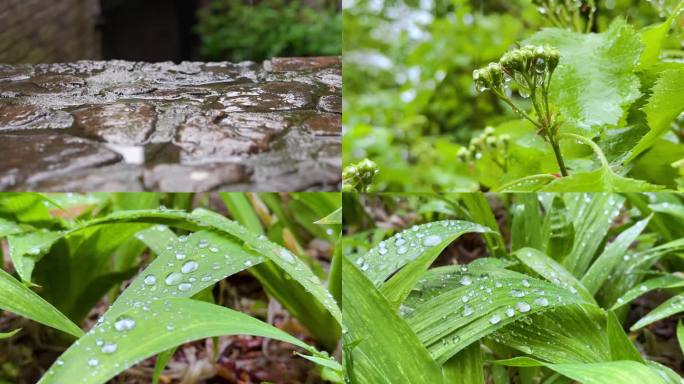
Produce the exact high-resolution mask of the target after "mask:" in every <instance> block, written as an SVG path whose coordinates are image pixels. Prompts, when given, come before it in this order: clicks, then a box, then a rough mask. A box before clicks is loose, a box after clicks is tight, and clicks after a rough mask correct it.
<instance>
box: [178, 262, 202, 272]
mask: <svg viewBox="0 0 684 384" xmlns="http://www.w3.org/2000/svg"><path fill="white" fill-rule="evenodd" d="M198 267H199V264H197V262H196V261H193V260H189V261H186V262H185V264H183V266H182V267H181V272H183V273H191V272H195V271H196V270H197V268H198Z"/></svg>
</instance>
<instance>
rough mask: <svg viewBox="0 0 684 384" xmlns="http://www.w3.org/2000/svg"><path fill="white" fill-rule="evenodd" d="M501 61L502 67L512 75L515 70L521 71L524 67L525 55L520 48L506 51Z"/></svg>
mask: <svg viewBox="0 0 684 384" xmlns="http://www.w3.org/2000/svg"><path fill="white" fill-rule="evenodd" d="M499 62H500V63H501V67H503V69H504V70H505V71H506V72H508V73H509V74H510V75H511V76H512V75H513V73H514V72H516V71H518V72H521V71H522V70H523V69H524V65H523V62H524V57H523V55H522V53H521V52H520V51H519V50H515V51H510V52H506V53H505V54H504V55H503V57H501V60H500V61H499Z"/></svg>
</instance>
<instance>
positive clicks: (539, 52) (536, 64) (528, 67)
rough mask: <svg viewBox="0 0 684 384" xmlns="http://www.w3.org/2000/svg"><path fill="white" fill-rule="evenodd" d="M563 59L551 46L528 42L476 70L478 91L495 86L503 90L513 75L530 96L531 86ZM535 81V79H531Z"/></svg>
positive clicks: (525, 94) (497, 89)
mask: <svg viewBox="0 0 684 384" xmlns="http://www.w3.org/2000/svg"><path fill="white" fill-rule="evenodd" d="M559 61H560V52H559V51H558V50H557V49H555V48H552V47H548V46H532V45H528V46H525V47H522V48H519V49H516V50H514V51H510V52H506V53H505V54H504V55H503V56H502V57H501V60H499V62H498V63H489V65H487V66H486V67H484V68H480V69H476V70H475V71H473V80H474V81H475V87H476V88H477V90H478V91H480V92H482V91H485V90H488V89H492V90H495V91H498V92H502V91H503V88H504V87H505V86H506V84H507V83H508V82H510V81H511V79H515V81H516V82H517V83H518V91H519V92H520V95H521V96H523V97H529V96H530V89H531V88H532V87H538V86H542V85H543V84H544V82H545V81H547V80H548V79H549V78H550V77H551V74H552V73H553V71H554V70H555V69H556V67H557V66H558V62H559ZM532 82H533V83H532Z"/></svg>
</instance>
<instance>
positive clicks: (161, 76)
mask: <svg viewBox="0 0 684 384" xmlns="http://www.w3.org/2000/svg"><path fill="white" fill-rule="evenodd" d="M341 104H342V75H341V64H340V60H339V58H336V57H322V58H306V59H297V58H277V59H272V60H268V61H266V62H264V63H261V64H256V63H250V62H245V63H237V64H233V63H227V62H220V63H197V62H183V63H181V64H174V63H170V62H169V63H137V62H127V61H80V62H75V63H66V64H42V65H19V66H10V65H0V190H41V191H70V192H76V191H140V190H160V191H198V192H199V191H211V190H234V191H240V190H249V191H296V190H338V189H339V184H340V181H341V176H340V175H341V137H340V135H341V109H342V105H341Z"/></svg>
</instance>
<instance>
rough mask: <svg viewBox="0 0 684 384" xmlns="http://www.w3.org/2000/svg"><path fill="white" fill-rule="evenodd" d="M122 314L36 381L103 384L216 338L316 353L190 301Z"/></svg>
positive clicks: (249, 320)
mask: <svg viewBox="0 0 684 384" xmlns="http://www.w3.org/2000/svg"><path fill="white" fill-rule="evenodd" d="M124 315H125V316H126V319H127V320H128V321H129V322H128V323H126V326H121V323H118V322H117V321H116V320H114V319H112V320H105V321H104V322H102V323H101V325H100V328H99V330H98V332H89V333H88V334H86V335H85V336H83V337H82V338H81V339H80V340H79V344H80V345H81V346H84V347H85V348H84V349H82V348H70V349H68V350H67V351H66V352H65V353H64V354H63V355H62V356H61V357H60V359H59V360H58V363H57V364H55V365H53V366H52V367H51V368H50V370H49V371H48V372H47V374H46V375H44V376H43V378H42V379H41V380H40V381H39V383H42V384H50V383H81V384H96V383H97V384H99V383H103V382H106V381H107V380H109V379H110V378H112V377H114V376H115V375H116V374H117V373H119V372H121V371H123V370H124V369H126V367H127V366H130V365H132V364H135V363H137V362H139V361H141V360H143V359H145V358H147V357H150V356H153V355H155V354H158V353H160V352H163V351H166V350H169V349H170V348H173V347H174V346H177V345H179V344H183V343H186V342H189V341H192V340H198V339H204V338H207V337H213V336H222V335H253V336H261V337H268V338H271V339H276V340H281V341H285V342H288V343H290V344H294V345H296V346H299V347H301V348H304V349H305V350H306V351H308V352H310V353H317V352H316V350H315V349H313V348H312V347H310V346H309V345H307V344H306V343H304V342H303V341H301V340H299V339H297V338H295V337H293V336H290V335H289V334H287V333H285V332H283V331H281V330H279V329H277V328H275V327H273V326H271V325H269V324H266V323H264V322H262V321H259V320H257V319H255V318H253V317H250V316H248V315H245V314H243V313H240V312H236V311H233V310H231V309H228V308H224V307H220V306H217V305H214V304H209V303H205V302H201V301H195V300H191V299H185V298H166V299H163V300H157V301H154V302H152V303H150V304H149V306H148V307H147V308H143V307H140V308H134V309H131V310H128V311H127V312H125V313H124ZM130 321H133V322H132V323H131V322H130ZM117 324H119V326H117ZM117 328H118V329H119V330H117ZM60 362H61V363H60Z"/></svg>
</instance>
